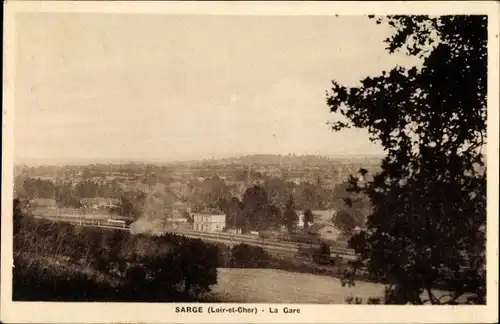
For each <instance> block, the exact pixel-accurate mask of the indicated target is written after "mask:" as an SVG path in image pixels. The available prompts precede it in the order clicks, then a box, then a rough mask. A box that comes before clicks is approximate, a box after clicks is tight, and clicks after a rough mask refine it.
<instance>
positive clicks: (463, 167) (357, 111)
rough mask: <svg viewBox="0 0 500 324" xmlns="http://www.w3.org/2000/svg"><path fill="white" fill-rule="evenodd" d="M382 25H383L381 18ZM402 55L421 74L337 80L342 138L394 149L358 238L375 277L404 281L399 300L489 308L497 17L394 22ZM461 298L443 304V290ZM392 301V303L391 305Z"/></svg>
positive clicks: (395, 72)
mask: <svg viewBox="0 0 500 324" xmlns="http://www.w3.org/2000/svg"><path fill="white" fill-rule="evenodd" d="M372 18H374V17H372ZM376 21H377V23H379V24H380V23H388V24H389V25H390V26H392V27H393V29H394V34H393V35H392V37H389V38H388V39H387V40H386V43H387V49H388V50H389V51H390V52H391V53H393V52H396V51H405V52H406V54H407V55H410V56H418V57H420V59H421V61H422V65H421V66H415V67H412V68H409V69H407V68H404V67H401V66H396V67H395V68H394V69H392V70H391V71H382V73H381V75H379V76H376V77H367V78H365V79H364V80H362V81H361V85H360V86H359V87H345V86H343V85H340V84H338V83H337V82H335V81H334V82H332V89H331V91H329V92H328V94H327V103H328V106H329V107H330V110H331V112H333V113H335V114H336V116H339V117H340V118H339V119H337V120H335V121H333V122H332V127H333V129H334V130H342V129H345V128H351V127H353V128H364V129H367V130H368V132H369V133H370V136H371V140H372V141H376V142H378V143H380V144H381V145H382V147H383V148H384V149H385V152H386V156H385V158H384V159H383V161H382V165H381V167H382V171H381V172H379V173H378V174H376V175H375V176H374V178H373V180H372V181H370V182H369V183H368V184H367V185H366V187H365V188H363V189H361V188H357V190H363V191H365V192H366V193H367V195H368V196H369V197H370V199H371V202H372V203H373V207H374V208H373V211H372V214H371V215H370V216H369V218H368V231H367V232H365V233H362V234H360V235H361V237H362V238H363V239H362V240H360V239H359V237H358V238H357V239H356V240H355V241H356V242H357V244H355V246H354V247H355V248H356V249H357V251H358V252H360V253H361V254H362V257H363V259H364V260H365V261H366V263H367V266H368V268H369V270H370V271H371V272H372V273H374V274H376V275H377V276H379V277H384V278H386V279H387V280H390V282H392V283H394V289H393V290H391V292H390V294H388V296H389V295H390V296H391V297H392V298H391V299H390V300H392V301H393V302H397V303H407V302H410V303H413V304H421V303H423V302H424V300H422V298H421V296H422V293H423V292H424V291H425V292H426V293H427V294H429V301H430V302H431V303H433V304H437V303H455V302H456V300H457V299H458V298H459V297H460V296H461V295H463V294H464V293H466V292H473V293H475V294H476V295H477V299H476V300H475V302H478V303H484V302H485V301H484V298H485V270H484V250H485V248H484V242H485V232H484V226H485V221H486V167H485V166H484V161H483V160H484V156H483V154H482V148H483V146H484V145H485V144H486V111H487V109H486V86H487V84H486V78H487V17H485V16H441V17H427V16H389V17H385V18H379V19H376ZM438 287H440V288H444V289H446V290H448V291H451V296H449V297H448V298H447V299H443V300H438V298H436V297H434V295H433V293H432V291H433V289H436V288H438ZM390 300H389V301H388V302H390Z"/></svg>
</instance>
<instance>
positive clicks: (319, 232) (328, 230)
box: [306, 224, 343, 243]
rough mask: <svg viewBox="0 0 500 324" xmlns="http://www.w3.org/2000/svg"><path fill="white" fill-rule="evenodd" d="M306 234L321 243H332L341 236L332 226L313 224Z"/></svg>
mask: <svg viewBox="0 0 500 324" xmlns="http://www.w3.org/2000/svg"><path fill="white" fill-rule="evenodd" d="M306 232H307V234H308V235H310V236H312V237H314V238H317V239H318V240H320V241H322V242H332V243H333V242H336V241H338V240H339V239H340V238H341V237H342V235H343V233H342V231H341V230H340V229H338V228H337V227H335V226H334V225H333V224H313V225H311V226H310V227H309V228H308V229H307V230H306Z"/></svg>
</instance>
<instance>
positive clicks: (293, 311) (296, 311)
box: [269, 307, 300, 314]
mask: <svg viewBox="0 0 500 324" xmlns="http://www.w3.org/2000/svg"><path fill="white" fill-rule="evenodd" d="M282 311H283V313H284V314H300V309H299V308H288V307H283V310H282ZM269 313H271V314H279V313H280V311H279V309H278V308H273V307H269Z"/></svg>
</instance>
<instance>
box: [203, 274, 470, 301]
mask: <svg viewBox="0 0 500 324" xmlns="http://www.w3.org/2000/svg"><path fill="white" fill-rule="evenodd" d="M384 288H385V285H383V284H379V283H371V282H365V281H359V280H358V281H356V285H355V286H353V287H348V286H345V287H342V284H341V282H340V279H338V278H334V277H329V276H320V275H313V274H308V273H296V272H288V271H283V270H275V269H226V268H219V269H218V280H217V285H215V286H213V289H212V294H213V296H212V297H213V298H214V299H216V300H220V301H221V302H236V303H238V302H239V303H297V304H346V303H347V302H346V299H347V298H349V297H359V298H361V299H363V300H364V302H366V301H367V300H368V298H370V297H376V298H381V300H383V297H384ZM433 292H434V295H435V296H436V297H437V298H440V297H444V298H445V300H446V296H445V295H448V293H447V292H445V291H440V290H434V291H433ZM468 296H470V294H464V295H463V296H461V297H460V298H459V299H458V300H457V302H458V303H459V304H465V303H467V297H468ZM422 298H423V299H424V300H425V299H427V298H428V297H427V294H426V293H423V294H422Z"/></svg>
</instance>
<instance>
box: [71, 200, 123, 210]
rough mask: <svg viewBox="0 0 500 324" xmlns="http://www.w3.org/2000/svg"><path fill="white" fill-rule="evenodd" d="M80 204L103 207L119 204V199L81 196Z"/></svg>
mask: <svg viewBox="0 0 500 324" xmlns="http://www.w3.org/2000/svg"><path fill="white" fill-rule="evenodd" d="M80 202H81V203H82V205H83V206H84V207H85V208H91V209H96V210H97V209H105V208H112V207H116V206H118V205H119V204H120V199H117V198H82V199H81V201H80Z"/></svg>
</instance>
